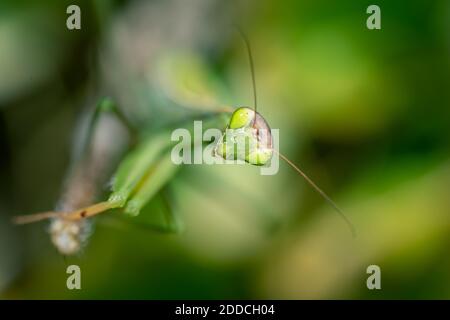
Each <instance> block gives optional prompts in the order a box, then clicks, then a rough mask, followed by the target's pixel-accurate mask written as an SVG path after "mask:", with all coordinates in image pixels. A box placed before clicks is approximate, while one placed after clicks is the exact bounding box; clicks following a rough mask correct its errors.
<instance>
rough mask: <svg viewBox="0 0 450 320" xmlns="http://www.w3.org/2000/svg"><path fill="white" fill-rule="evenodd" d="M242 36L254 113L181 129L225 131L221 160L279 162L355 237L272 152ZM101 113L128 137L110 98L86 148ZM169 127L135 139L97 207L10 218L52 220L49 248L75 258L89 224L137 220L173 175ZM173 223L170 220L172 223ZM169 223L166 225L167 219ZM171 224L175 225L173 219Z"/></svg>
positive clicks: (205, 116) (211, 115) (220, 113)
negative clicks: (102, 217) (98, 219)
mask: <svg viewBox="0 0 450 320" xmlns="http://www.w3.org/2000/svg"><path fill="white" fill-rule="evenodd" d="M238 31H239V33H240V35H241V36H242V38H243V40H244V43H245V47H246V50H247V53H248V58H249V62H250V69H251V76H252V88H253V98H254V106H253V107H239V108H230V107H223V108H221V109H218V110H216V111H211V112H206V113H202V114H201V115H194V116H193V118H192V119H187V120H185V121H184V122H183V123H181V124H177V125H183V126H189V125H190V123H191V122H192V120H198V119H199V118H198V117H202V120H203V125H204V127H206V128H208V127H209V128H214V127H223V126H224V125H226V130H225V132H224V134H223V136H222V138H221V139H219V141H216V142H214V143H216V145H215V148H214V153H215V155H216V156H219V157H221V158H223V159H228V160H229V159H234V160H242V161H245V162H246V163H248V164H250V165H254V166H264V165H266V164H268V163H269V162H270V161H271V159H272V157H274V156H279V157H280V158H281V159H283V160H284V161H285V162H286V163H287V164H288V165H289V166H291V167H292V168H293V169H294V170H295V171H296V172H297V173H298V174H300V175H301V176H302V177H303V178H304V179H305V180H306V181H307V182H308V183H309V184H310V185H311V186H312V187H313V188H314V189H315V190H316V191H317V192H318V193H319V194H320V195H321V196H322V197H323V198H324V199H325V200H326V201H327V202H328V203H329V204H330V205H331V206H332V207H333V208H334V209H335V210H336V211H337V213H339V214H340V215H341V217H342V218H343V219H344V220H345V222H346V223H347V224H348V226H349V228H350V230H351V232H352V234H353V235H355V229H354V227H353V225H352V223H351V222H350V220H348V219H347V218H346V216H345V215H344V214H343V212H342V211H341V210H340V209H339V207H338V206H337V205H336V204H335V203H334V202H333V201H332V200H331V198H330V197H329V196H328V195H327V194H326V193H325V192H323V191H322V189H320V188H319V187H318V186H317V185H316V184H315V183H314V182H313V181H312V180H311V179H310V178H309V177H308V176H307V175H306V174H305V173H304V172H303V171H302V170H300V168H298V166H296V165H295V164H294V163H293V162H292V161H291V160H289V159H288V158H287V157H286V156H284V155H283V154H282V153H280V152H279V151H278V150H276V149H275V148H274V146H273V142H272V136H271V129H270V126H269V124H268V122H267V121H266V119H265V118H264V117H263V116H262V115H261V114H260V113H259V112H258V110H257V94H256V81H255V71H254V65H253V57H252V51H251V47H250V42H249V40H248V38H247V36H246V35H245V34H244V33H242V32H241V31H240V30H238ZM105 112H108V113H112V114H114V115H116V117H117V118H118V119H119V120H120V121H121V122H122V123H124V125H125V127H127V128H128V129H129V130H130V131H132V130H133V128H132V125H130V124H129V122H128V121H127V117H126V116H125V115H124V114H123V113H122V112H121V110H120V108H119V107H118V106H117V105H116V104H115V102H114V101H112V100H111V99H109V98H104V99H102V100H101V101H100V102H99V103H98V105H97V107H96V109H95V112H94V115H93V116H92V120H91V123H90V126H89V129H88V131H89V133H88V134H87V138H86V139H87V142H86V144H88V143H89V142H88V141H89V138H91V137H92V134H93V132H94V131H95V124H96V123H97V120H98V118H99V117H100V116H101V115H102V114H104V113H105ZM173 127H174V126H173V125H172V126H167V127H166V128H163V129H162V130H160V131H159V132H156V133H155V132H152V133H151V134H143V135H141V136H138V137H137V138H136V141H137V142H136V144H135V146H134V147H133V148H132V150H131V151H129V152H128V153H127V154H126V155H125V157H124V158H123V159H122V160H121V161H120V164H119V166H118V168H117V170H116V172H115V173H114V175H113V176H114V177H113V183H112V187H111V192H110V195H109V197H108V198H107V199H106V200H104V201H101V202H98V203H95V204H93V205H88V206H85V207H82V208H75V209H74V210H68V211H49V212H42V213H36V214H31V215H24V216H17V217H15V218H14V220H13V221H14V223H16V224H28V223H33V222H38V221H42V220H50V221H51V222H50V229H49V231H50V235H51V240H52V242H53V244H54V245H55V246H56V248H57V249H58V251H59V252H60V253H61V254H63V255H73V254H76V253H78V252H80V250H81V248H82V246H83V243H85V240H86V238H87V236H88V233H89V232H88V229H89V224H88V222H87V221H89V219H90V218H92V217H94V216H96V215H98V214H101V213H103V212H108V211H110V210H113V209H118V210H121V211H122V212H123V213H125V214H128V215H130V216H137V215H139V214H140V213H141V211H142V209H143V208H144V207H145V206H146V205H147V204H148V203H149V201H150V200H151V199H152V198H153V197H155V195H157V194H158V193H159V192H160V191H161V189H162V188H163V187H164V185H165V184H166V183H167V182H168V181H169V180H170V179H171V178H172V177H173V176H174V175H175V174H176V172H177V170H178V167H179V166H177V165H174V163H173V162H172V160H171V157H170V151H171V148H172V146H173V142H172V141H171V139H170V132H171V130H172V129H173ZM238 144H244V145H245V148H243V150H242V151H238V152H235V151H236V146H237V145H238ZM172 218H173V217H172ZM169 220H170V219H169ZM172 220H173V219H172ZM169 225H170V226H169V227H170V228H172V229H176V227H174V221H171V222H169Z"/></svg>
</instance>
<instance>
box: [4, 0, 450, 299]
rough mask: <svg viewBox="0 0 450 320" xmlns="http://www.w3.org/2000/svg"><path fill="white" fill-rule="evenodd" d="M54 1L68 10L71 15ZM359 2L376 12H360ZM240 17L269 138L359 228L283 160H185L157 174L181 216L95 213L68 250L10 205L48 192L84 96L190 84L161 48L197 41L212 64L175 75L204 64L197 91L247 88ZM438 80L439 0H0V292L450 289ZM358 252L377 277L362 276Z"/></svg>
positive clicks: (441, 44)
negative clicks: (163, 70)
mask: <svg viewBox="0 0 450 320" xmlns="http://www.w3.org/2000/svg"><path fill="white" fill-rule="evenodd" d="M69 4H78V5H79V6H80V8H81V25H82V28H81V30H72V31H70V30H67V28H66V18H67V17H68V15H67V14H66V8H67V6H68V5H69ZM370 4H377V5H379V6H380V7H381V19H382V29H381V30H373V31H371V30H368V29H367V28H366V19H367V17H368V14H366V8H367V7H368V6H369V5H370ZM235 23H237V24H239V25H240V26H241V28H242V29H244V30H245V32H246V33H247V35H248V37H249V38H250V40H251V43H252V47H253V55H254V62H255V69H256V80H257V86H258V98H259V111H260V112H261V113H262V114H263V115H264V116H265V118H266V119H267V120H268V122H269V123H270V125H271V126H272V128H278V129H280V149H281V151H282V152H283V153H284V154H286V155H288V156H289V157H290V158H291V159H292V160H293V161H294V162H295V163H298V164H300V167H301V168H303V169H304V170H305V172H306V173H307V174H309V176H310V177H312V178H313V180H315V182H316V183H317V184H318V185H319V186H321V187H322V188H323V189H324V190H325V191H326V192H327V193H328V194H329V195H330V196H331V197H332V198H333V199H334V200H335V201H336V202H337V203H338V204H339V205H340V207H342V208H343V210H344V211H345V212H346V214H347V215H348V216H349V217H350V219H351V220H352V221H353V223H354V224H355V226H356V229H357V232H358V236H357V238H356V239H352V238H351V236H350V235H349V232H348V229H347V228H346V226H345V224H344V223H343V222H342V220H341V219H340V218H339V216H338V215H336V213H335V212H334V211H333V209H332V208H330V207H329V205H328V204H327V203H326V202H324V200H323V199H322V198H321V197H320V196H319V195H318V194H317V193H315V192H314V191H313V190H312V189H311V188H310V187H309V186H308V185H307V184H306V183H305V181H304V180H303V179H302V178H301V177H300V176H297V175H295V174H294V172H293V171H292V170H291V168H289V167H288V166H286V165H285V164H284V163H280V172H279V173H278V174H277V175H275V176H261V175H259V171H258V169H257V168H254V167H251V166H208V165H204V166H185V167H184V168H183V169H182V170H181V171H180V172H179V174H178V175H177V176H176V177H175V178H173V179H172V180H171V181H170V184H169V185H170V190H171V192H172V194H173V203H172V205H173V206H174V207H176V210H177V212H179V214H180V215H181V217H182V219H183V221H184V231H183V232H181V233H180V234H164V233H158V232H151V231H149V230H146V229H145V228H140V227H138V226H137V227H135V226H130V225H125V224H121V223H114V219H113V218H111V217H108V214H105V216H103V217H99V218H98V219H97V221H96V225H95V231H94V232H93V234H92V236H91V238H90V241H89V243H88V244H87V245H86V247H85V248H84V250H83V252H82V253H81V254H80V255H78V256H75V257H68V258H67V261H66V262H65V261H64V259H63V258H62V257H61V256H60V255H59V254H58V253H57V252H56V250H55V249H54V247H53V246H52V244H51V242H50V239H49V235H48V233H47V225H46V223H39V224H35V225H27V226H20V227H19V226H14V225H12V224H11V222H10V219H11V217H12V216H14V215H17V214H25V213H33V212H39V211H46V210H51V209H53V208H54V207H55V205H56V203H57V202H58V199H59V197H60V195H61V192H62V186H63V183H64V180H65V177H66V171H67V169H68V167H69V164H70V154H71V149H72V147H73V141H74V140H73V133H74V131H75V129H76V127H77V123H79V122H80V121H81V120H80V119H82V115H83V114H84V113H85V112H86V110H87V109H89V108H90V107H92V106H93V105H94V104H95V101H96V99H97V98H98V96H100V95H109V96H112V97H114V98H115V99H116V100H117V101H119V102H120V103H119V104H120V106H121V108H122V109H123V110H124V112H125V113H127V115H128V116H129V117H130V119H132V120H133V121H134V122H135V123H137V124H138V125H139V126H140V127H141V128H144V127H145V126H146V125H147V124H152V125H155V124H156V126H157V124H161V123H164V121H165V119H169V118H171V117H172V115H171V114H170V112H167V108H166V106H165V104H164V103H162V102H161V103H160V104H158V103H155V101H159V100H158V95H159V94H161V92H167V91H168V92H172V94H174V95H177V97H179V99H181V100H183V102H185V100H186V99H189V97H186V96H183V91H180V92H178V91H179V90H177V88H176V84H174V83H171V82H170V81H169V83H167V81H166V82H165V80H166V79H163V77H162V76H161V74H160V73H159V72H158V70H159V67H160V65H161V64H162V62H161V61H162V60H163V59H161V57H167V56H170V55H171V54H174V53H180V52H188V53H189V55H186V56H188V57H191V58H188V59H187V61H188V62H187V64H188V65H189V63H190V62H191V63H192V65H195V64H196V63H197V62H198V61H201V66H202V68H204V69H206V71H205V72H206V73H207V74H208V75H209V76H208V77H209V78H208V77H206V79H208V80H205V77H204V76H202V73H201V72H200V71H201V70H202V69H201V68H200V67H197V68H193V71H189V72H187V75H185V76H184V77H185V78H187V79H188V80H189V77H192V78H194V79H197V78H198V79H200V80H198V79H197V80H198V81H200V82H201V81H203V82H205V83H203V84H202V87H201V89H202V90H199V92H200V94H199V96H201V98H202V99H203V100H202V103H205V104H208V103H209V102H210V101H213V99H214V98H215V97H216V98H217V99H218V100H219V101H220V102H221V103H225V104H230V105H233V106H240V105H251V104H252V89H251V82H250V72H249V66H248V60H247V56H246V52H245V49H244V45H243V43H242V40H241V39H240V38H239V37H238V35H237V34H236V32H235V31H234V30H233V27H232V25H233V24H235ZM190 59H191V61H190ZM189 61H190V62H189ZM188 70H190V69H188ZM449 86H450V2H449V1H446V0H442V1H424V0H420V1H380V0H378V1H375V2H374V1H350V0H348V1H322V0H319V1H317V0H316V1H312V0H311V1H306V0H284V1H277V2H274V1H269V0H260V1H240V2H231V1H230V2H228V1H227V2H225V1H212V0H211V1H207V0H194V1H189V2H187V1H182V0H171V1H103V0H94V1H87V0H86V1H61V0H58V1H57V0H54V1H2V2H1V4H0V151H1V152H0V298H2V299H49V298H58V299H72V298H86V299H106V298H111V299H119V298H129V299H133V298H137V299H141V298H142V299H144V298H145V299H165V298H167V299H171V298H206V299H209V298H211V299H215V298H236V299H239V298H256V299H258V298H263V299H267V298H268V299H280V298H286V299H302V298H307V299H320V298H327V299H347V298H350V299H361V298H367V299H380V298H389V299H391V298H413V299H415V298H439V299H448V298H450V255H449V252H450V232H449V231H450V197H449V195H448V193H449V190H450V149H449V147H450V134H449V128H450V108H449V107H450V90H449ZM217 88H220V89H217ZM215 89H217V90H216V91H217V92H220V93H218V94H215V92H214V90H215ZM148 96H150V97H148ZM148 99H150V100H151V101H152V104H151V106H150V104H149V103H147V102H148V101H149V100H148ZM161 101H164V100H161ZM193 104H195V102H193ZM170 110H172V109H170ZM102 190H103V191H104V192H105V194H107V191H108V185H107V182H105V184H104V186H103V189H102ZM109 218H111V219H109ZM66 263H67V264H78V265H80V267H81V270H82V290H79V291H76V290H74V291H70V290H68V289H67V288H66V278H67V275H66V272H65V271H66ZM371 264H376V265H379V266H380V267H381V273H382V280H381V285H382V290H373V291H369V290H368V289H367V288H366V279H367V276H368V275H367V274H366V268H367V266H369V265H371Z"/></svg>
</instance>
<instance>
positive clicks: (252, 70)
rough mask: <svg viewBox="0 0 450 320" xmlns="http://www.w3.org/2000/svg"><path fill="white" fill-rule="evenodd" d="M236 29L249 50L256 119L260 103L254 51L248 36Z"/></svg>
mask: <svg viewBox="0 0 450 320" xmlns="http://www.w3.org/2000/svg"><path fill="white" fill-rule="evenodd" d="M236 29H237V31H238V32H239V34H240V35H241V37H242V40H244V43H245V47H246V49H247V54H248V60H249V62H250V72H251V74H252V87H253V103H254V108H253V110H254V111H255V118H254V119H256V111H257V108H258V101H257V95H256V80H255V67H254V65H253V56H252V49H251V47H250V41H249V40H248V37H247V35H246V34H245V33H244V32H243V31H242V30H241V29H240V28H239V27H238V26H236ZM254 122H255V120H253V124H254Z"/></svg>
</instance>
